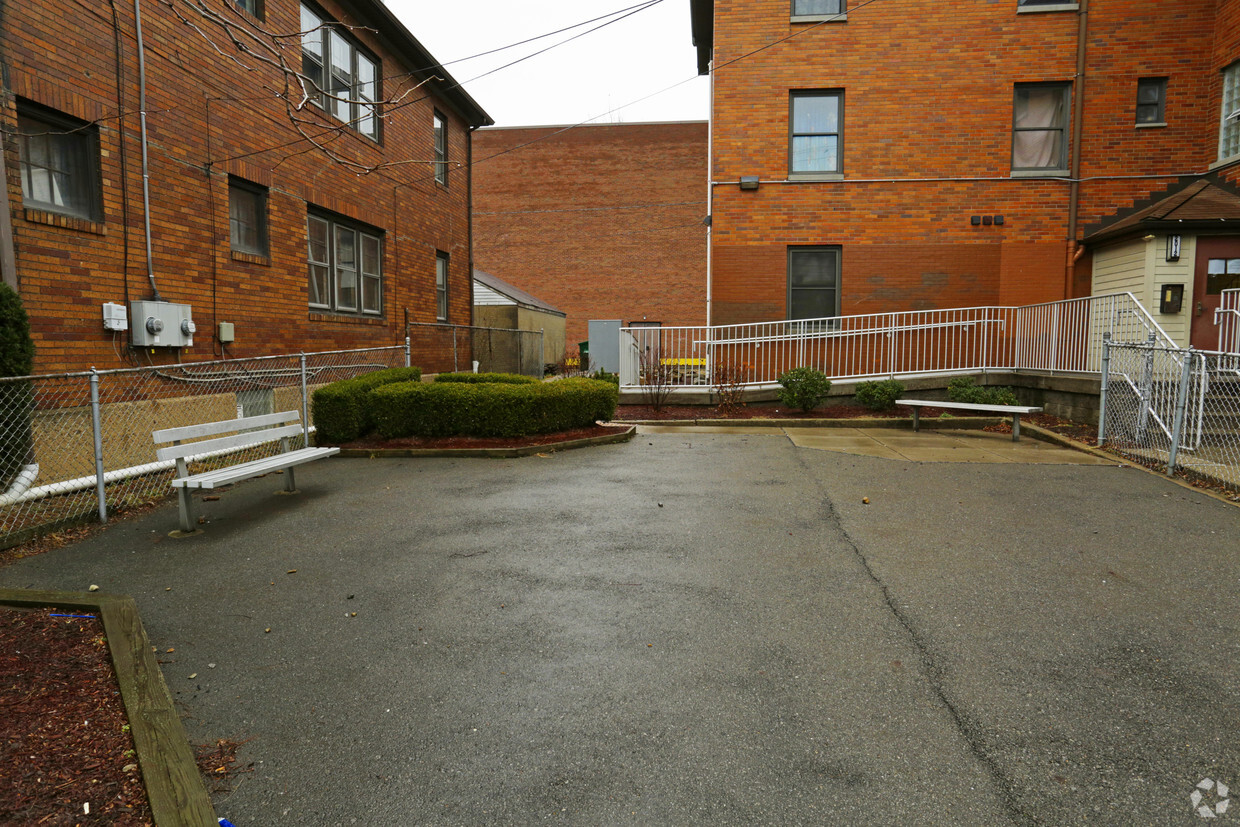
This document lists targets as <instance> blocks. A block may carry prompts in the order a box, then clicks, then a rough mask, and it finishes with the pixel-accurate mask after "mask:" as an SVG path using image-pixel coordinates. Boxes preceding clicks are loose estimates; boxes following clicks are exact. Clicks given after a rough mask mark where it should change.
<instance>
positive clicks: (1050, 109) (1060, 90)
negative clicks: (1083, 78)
mask: <svg viewBox="0 0 1240 827" xmlns="http://www.w3.org/2000/svg"><path fill="white" fill-rule="evenodd" d="M1071 90H1072V85H1071V84H1069V83H1018V84H1016V92H1015V98H1014V101H1013V105H1012V169H1013V170H1040V171H1046V170H1055V171H1066V170H1067V168H1068V113H1069V105H1068V101H1069V98H1070V96H1071Z"/></svg>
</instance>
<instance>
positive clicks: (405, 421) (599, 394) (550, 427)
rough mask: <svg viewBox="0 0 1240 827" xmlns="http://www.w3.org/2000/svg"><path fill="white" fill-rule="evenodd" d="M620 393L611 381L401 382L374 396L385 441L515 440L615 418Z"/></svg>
mask: <svg viewBox="0 0 1240 827" xmlns="http://www.w3.org/2000/svg"><path fill="white" fill-rule="evenodd" d="M618 396H619V391H618V389H617V388H616V386H615V385H612V384H611V383H610V382H599V381H596V380H593V379H561V380H559V381H558V382H532V383H520V384H512V383H507V382H490V383H486V382H483V383H470V382H451V381H449V382H441V383H431V384H420V383H417V384H415V383H412V382H402V383H399V384H393V385H384V386H383V387H380V388H376V389H375V390H374V391H372V392H371V393H370V396H369V397H368V402H369V404H370V406H371V408H372V412H373V417H374V422H375V426H376V429H377V430H378V432H379V435H380V436H383V437H384V438H386V439H398V438H400V437H409V436H426V437H439V436H495V437H515V436H526V435H529V434H545V433H551V432H553V431H566V430H568V429H570V428H582V427H585V426H588V425H593V424H594V422H595V420H598V419H604V420H606V419H611V418H612V417H613V416H614V415H615V412H616V402H617V400H618Z"/></svg>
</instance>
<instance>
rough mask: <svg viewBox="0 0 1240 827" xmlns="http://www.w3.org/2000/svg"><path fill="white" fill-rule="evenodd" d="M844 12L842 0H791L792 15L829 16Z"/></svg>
mask: <svg viewBox="0 0 1240 827" xmlns="http://www.w3.org/2000/svg"><path fill="white" fill-rule="evenodd" d="M843 14H844V0H792V16H793V17H794V18H795V17H813V18H821V17H831V16H834V15H843Z"/></svg>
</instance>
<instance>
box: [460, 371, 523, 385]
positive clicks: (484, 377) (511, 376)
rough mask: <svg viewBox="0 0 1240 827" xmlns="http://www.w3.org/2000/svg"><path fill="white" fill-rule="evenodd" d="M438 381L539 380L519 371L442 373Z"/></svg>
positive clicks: (513, 382)
mask: <svg viewBox="0 0 1240 827" xmlns="http://www.w3.org/2000/svg"><path fill="white" fill-rule="evenodd" d="M435 381H436V382H461V383H464V384H467V385H491V384H501V385H528V384H529V383H531V382H537V381H538V380H537V379H535V378H534V377H532V376H522V375H521V374H519V373H441V374H439V375H437V376H436V377H435Z"/></svg>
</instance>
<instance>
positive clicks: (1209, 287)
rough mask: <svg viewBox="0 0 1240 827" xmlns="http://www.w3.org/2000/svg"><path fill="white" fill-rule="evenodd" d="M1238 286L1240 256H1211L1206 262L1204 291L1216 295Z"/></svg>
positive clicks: (1239, 285)
mask: <svg viewBox="0 0 1240 827" xmlns="http://www.w3.org/2000/svg"><path fill="white" fill-rule="evenodd" d="M1236 288H1240V258H1212V259H1210V260H1209V261H1208V262H1206V293H1207V294H1208V295H1211V296H1217V295H1219V294H1221V293H1222V292H1223V291H1224V290H1234V289H1236Z"/></svg>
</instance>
